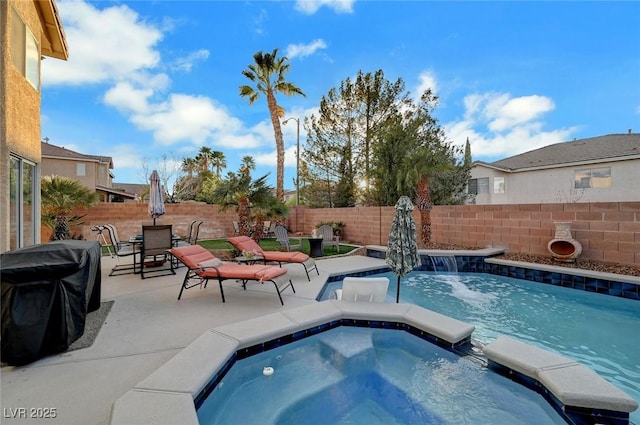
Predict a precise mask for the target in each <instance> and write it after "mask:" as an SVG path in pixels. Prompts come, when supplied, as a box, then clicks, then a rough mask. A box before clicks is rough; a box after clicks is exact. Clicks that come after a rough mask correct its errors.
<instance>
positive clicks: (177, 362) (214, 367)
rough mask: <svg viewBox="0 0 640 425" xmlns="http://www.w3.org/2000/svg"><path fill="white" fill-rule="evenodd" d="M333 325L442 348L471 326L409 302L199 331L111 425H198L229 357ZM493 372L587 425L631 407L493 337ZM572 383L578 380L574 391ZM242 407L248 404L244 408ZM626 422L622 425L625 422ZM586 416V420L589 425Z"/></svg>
mask: <svg viewBox="0 0 640 425" xmlns="http://www.w3.org/2000/svg"><path fill="white" fill-rule="evenodd" d="M338 325H342V326H343V325H352V326H368V327H389V326H391V327H395V328H396V329H402V330H406V331H409V332H410V333H413V334H414V335H417V336H419V337H421V338H423V339H425V340H427V341H430V342H433V343H435V344H437V345H440V346H442V347H447V348H448V349H449V350H456V349H459V348H462V347H464V346H466V345H468V344H469V342H470V340H471V333H472V332H473V329H474V327H473V326H472V325H469V324H466V323H463V322H460V321H458V320H455V319H451V318H449V317H446V316H443V315H441V314H438V313H435V312H432V311H429V310H426V309H423V308H421V307H418V306H414V305H410V304H388V303H385V304H372V303H350V302H344V301H335V300H330V301H325V302H320V303H314V304H310V305H307V306H303V307H298V308H294V309H290V310H283V311H282V312H280V313H274V314H269V315H266V316H263V317H260V318H256V319H252V320H247V321H244V322H238V323H233V324H230V325H226V326H221V327H218V328H215V329H212V330H211V331H209V332H206V333H204V334H203V335H202V336H201V337H199V338H198V339H197V340H196V341H194V342H193V343H192V344H190V345H189V346H188V347H187V348H185V349H184V350H183V351H182V352H180V353H179V354H177V355H176V356H175V357H174V358H172V359H171V360H170V361H169V362H167V363H166V364H165V365H163V366H162V367H161V368H159V369H158V370H157V371H156V372H154V373H153V374H151V375H150V376H149V377H147V378H146V379H144V380H143V381H142V382H140V383H139V384H138V385H136V386H135V388H134V389H132V390H130V391H129V392H127V393H126V394H125V395H123V396H122V397H121V398H119V399H118V400H117V401H116V402H115V403H114V407H113V410H112V417H111V425H124V424H127V425H128V424H131V423H154V424H156V425H163V424H167V425H168V424H175V423H180V424H183V425H190V424H198V423H199V421H198V417H197V414H196V404H198V403H199V399H200V397H202V395H203V394H206V393H207V392H208V391H209V389H210V388H213V387H215V385H216V384H217V383H218V382H219V381H220V380H221V379H222V377H223V376H225V374H226V373H227V371H228V370H229V368H230V367H231V366H232V365H233V364H234V362H235V361H236V359H237V358H242V357H247V356H250V355H253V354H257V353H261V352H264V351H266V350H269V349H271V348H274V347H279V346H282V345H284V344H288V343H290V342H292V341H296V340H299V339H301V338H304V337H307V336H309V335H313V334H317V333H320V332H322V331H324V330H327V329H329V328H331V327H335V326H338ZM485 352H486V354H487V357H488V358H489V361H490V364H491V365H492V367H493V368H495V369H497V370H500V371H501V372H504V373H505V374H506V375H508V376H513V377H514V378H515V379H517V380H518V381H519V382H521V383H524V384H526V385H528V386H530V387H531V388H535V389H537V390H538V391H539V392H540V393H541V394H543V395H544V396H545V398H547V400H548V401H550V402H551V403H552V405H554V407H556V408H557V409H561V410H562V409H567V410H572V408H573V407H575V409H574V410H575V411H576V412H577V413H576V414H577V415H580V417H581V418H584V420H583V422H582V423H595V421H596V420H597V419H596V418H599V417H601V416H600V415H602V414H603V413H604V414H606V415H607V416H610V417H615V418H616V422H612V423H616V424H624V423H628V416H629V412H630V411H633V410H635V409H636V408H637V403H636V402H635V401H634V400H633V399H631V398H630V397H628V396H627V395H626V394H624V393H623V392H622V391H620V390H618V389H617V388H616V387H614V386H613V385H612V384H609V383H608V382H607V381H605V380H604V379H603V378H601V377H599V376H598V375H596V374H595V373H593V372H592V371H590V369H588V368H586V367H585V366H581V365H577V364H576V363H575V362H572V361H570V360H569V359H567V358H564V357H562V356H559V355H556V354H552V353H549V352H546V351H544V350H541V349H538V348H535V347H531V346H528V345H527V344H523V343H518V342H516V341H513V340H510V339H509V338H502V337H501V338H499V339H498V340H496V341H495V342H493V343H491V344H489V345H488V346H487V347H485ZM575 383H579V384H580V385H578V388H576V385H575ZM247 408H250V406H247ZM625 417H626V422H625ZM589 418H592V419H593V421H591V422H590V421H589Z"/></svg>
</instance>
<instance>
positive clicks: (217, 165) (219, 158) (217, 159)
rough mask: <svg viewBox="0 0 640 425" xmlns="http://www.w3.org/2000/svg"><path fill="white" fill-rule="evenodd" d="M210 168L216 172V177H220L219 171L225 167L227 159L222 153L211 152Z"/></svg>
mask: <svg viewBox="0 0 640 425" xmlns="http://www.w3.org/2000/svg"><path fill="white" fill-rule="evenodd" d="M211 167H212V168H213V169H215V170H216V176H218V177H220V171H222V169H223V168H226V167H227V158H226V157H225V156H224V152H220V151H213V152H212V153H211Z"/></svg>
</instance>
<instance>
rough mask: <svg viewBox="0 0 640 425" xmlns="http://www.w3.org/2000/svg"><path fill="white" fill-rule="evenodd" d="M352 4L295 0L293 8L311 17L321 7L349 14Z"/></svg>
mask: <svg viewBox="0 0 640 425" xmlns="http://www.w3.org/2000/svg"><path fill="white" fill-rule="evenodd" d="M354 3H355V0H296V5H295V8H296V10H297V11H299V12H302V13H305V14H307V15H313V14H314V13H316V12H317V11H318V9H320V8H321V7H322V6H326V7H328V8H329V9H333V10H334V11H335V12H337V13H351V12H353V4H354Z"/></svg>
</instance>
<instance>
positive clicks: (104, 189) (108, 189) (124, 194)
mask: <svg viewBox="0 0 640 425" xmlns="http://www.w3.org/2000/svg"><path fill="white" fill-rule="evenodd" d="M96 191H102V192H105V193H108V194H110V195H116V196H122V197H123V198H128V199H135V198H136V195H135V194H133V193H127V192H125V191H124V190H118V189H115V188H112V187H104V186H99V185H96Z"/></svg>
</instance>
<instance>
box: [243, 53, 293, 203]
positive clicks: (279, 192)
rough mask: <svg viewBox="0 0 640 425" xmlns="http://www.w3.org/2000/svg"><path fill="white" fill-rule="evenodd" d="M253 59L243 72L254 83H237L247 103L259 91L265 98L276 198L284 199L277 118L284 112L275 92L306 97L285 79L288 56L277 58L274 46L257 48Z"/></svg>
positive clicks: (281, 148) (281, 139)
mask: <svg viewBox="0 0 640 425" xmlns="http://www.w3.org/2000/svg"><path fill="white" fill-rule="evenodd" d="M253 60H254V63H252V64H250V65H249V66H247V69H246V70H244V71H242V75H244V76H245V77H246V78H248V79H249V80H250V81H251V83H252V84H253V86H251V85H242V86H240V96H241V97H245V98H247V99H248V100H249V104H250V105H252V104H253V103H254V102H255V101H256V100H258V98H259V97H260V95H261V94H262V95H264V96H265V97H266V98H267V106H268V107H269V115H270V117H271V124H272V125H273V132H274V136H275V140H276V156H277V174H276V196H277V197H278V199H280V200H283V199H284V139H283V137H282V128H281V125H280V118H281V117H282V116H283V115H284V112H283V109H282V108H281V107H280V106H279V105H278V102H277V100H276V93H281V94H284V95H286V96H294V95H301V96H305V94H304V92H303V91H302V90H301V89H300V88H299V87H298V86H296V85H295V84H293V83H291V82H289V81H286V75H287V73H288V72H289V68H290V64H289V59H288V58H287V57H278V49H274V50H273V52H271V53H263V52H262V51H259V52H257V53H255V54H254V55H253Z"/></svg>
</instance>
